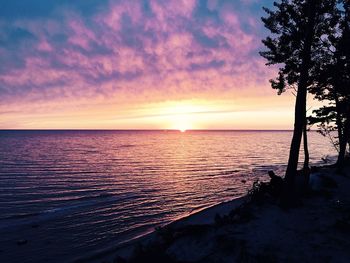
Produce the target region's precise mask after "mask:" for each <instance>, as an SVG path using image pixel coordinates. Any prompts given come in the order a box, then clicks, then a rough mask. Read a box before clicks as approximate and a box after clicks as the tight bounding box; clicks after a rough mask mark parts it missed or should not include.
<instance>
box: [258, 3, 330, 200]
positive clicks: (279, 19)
mask: <svg viewBox="0 0 350 263" xmlns="http://www.w3.org/2000/svg"><path fill="white" fill-rule="evenodd" d="M274 6H275V10H274V11H272V10H270V9H268V8H264V10H265V12H266V13H267V17H263V18H262V21H263V23H264V25H265V27H266V28H267V29H269V30H270V32H271V34H272V35H271V36H268V37H267V38H266V39H264V40H263V43H264V45H265V46H266V48H267V50H266V51H262V52H260V55H261V56H263V57H264V58H265V59H267V61H268V62H267V65H279V72H278V77H277V78H276V79H274V80H270V82H271V86H272V88H274V89H277V90H278V92H279V93H281V92H283V91H285V90H286V88H294V89H295V90H296V103H295V113H294V115H295V116H294V131H293V137H292V142H291V147H290V153H289V159H288V166H287V170H286V175H285V183H286V186H287V188H286V191H285V194H286V196H288V197H291V196H292V193H293V190H294V178H295V175H296V172H297V168H298V160H299V150H300V145H301V138H302V135H303V131H304V130H305V127H306V97H307V91H308V88H309V87H310V86H312V85H314V78H313V77H312V76H311V75H310V72H312V71H313V68H314V67H315V66H316V63H315V60H317V59H318V57H319V56H320V54H319V48H320V46H322V35H325V34H326V35H327V34H328V31H329V30H330V28H333V25H332V22H333V21H332V19H329V18H330V17H332V16H331V14H332V13H334V9H335V6H336V0H329V1H318V0H293V1H292V0H281V1H280V2H279V3H277V2H274Z"/></svg>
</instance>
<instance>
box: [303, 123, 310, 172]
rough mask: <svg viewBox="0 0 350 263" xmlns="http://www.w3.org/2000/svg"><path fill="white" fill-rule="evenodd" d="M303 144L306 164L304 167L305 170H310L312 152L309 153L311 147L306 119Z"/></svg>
mask: <svg viewBox="0 0 350 263" xmlns="http://www.w3.org/2000/svg"><path fill="white" fill-rule="evenodd" d="M303 138H304V141H303V145H304V166H303V169H304V171H305V172H306V171H308V170H309V162H310V154H309V148H308V144H307V123H306V121H305V125H304V130H303Z"/></svg>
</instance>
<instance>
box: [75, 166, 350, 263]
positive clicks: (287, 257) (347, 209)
mask: <svg viewBox="0 0 350 263" xmlns="http://www.w3.org/2000/svg"><path fill="white" fill-rule="evenodd" d="M317 170H318V171H317V172H315V173H313V174H312V176H311V178H312V179H311V180H310V185H311V188H312V192H311V193H310V194H308V195H307V196H306V197H303V198H302V200H301V204H300V205H298V207H296V208H292V209H287V210H286V209H282V208H281V207H280V206H279V205H278V203H277V202H276V200H275V199H274V198H272V197H271V196H263V197H262V199H261V200H260V201H258V202H256V201H254V202H253V201H252V196H251V195H249V194H246V195H243V196H241V197H238V198H235V199H233V200H230V201H227V202H223V203H219V204H216V205H213V206H211V207H208V208H203V209H201V210H200V211H195V212H193V213H192V214H190V215H188V216H185V217H183V218H180V219H178V220H175V221H173V222H171V223H169V224H166V225H164V226H162V227H160V228H156V229H155V230H154V231H151V232H150V233H148V234H145V235H143V236H140V237H138V238H134V239H132V240H129V241H128V242H126V243H124V244H123V245H118V246H117V247H115V248H114V249H110V250H108V251H106V250H105V251H101V252H99V253H98V254H95V255H94V256H90V257H89V256H87V257H82V258H80V259H79V260H77V261H75V262H113V263H116V262H117V263H119V262H121V263H124V262H132V263H134V262H203V263H204V262H231V261H232V259H236V261H238V262H242V261H243V262H271V261H272V262H286V261H287V262H298V261H300V260H301V261H303V262H314V260H319V262H347V260H348V259H349V258H350V251H348V249H346V248H348V247H350V240H349V239H348V238H347V237H348V234H349V233H350V193H348V189H349V188H350V168H349V167H347V169H346V170H345V172H344V174H343V175H338V174H336V173H335V169H334V168H331V167H320V168H318V169H317ZM330 215H332V216H330ZM340 240H341V241H340ZM135 255H136V256H135ZM135 258H136V259H135ZM140 258H142V260H140ZM217 259H220V260H219V261H217ZM144 260H146V261H144ZM147 260H151V261H147Z"/></svg>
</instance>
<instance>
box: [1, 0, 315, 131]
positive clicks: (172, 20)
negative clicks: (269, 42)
mask: <svg viewBox="0 0 350 263" xmlns="http://www.w3.org/2000/svg"><path fill="white" fill-rule="evenodd" d="M271 2H272V1H267V0H265V1H258V0H237V1H232V0H227V1H226V0H212V1H211V0H208V1H199V0H198V1H192V0H182V1H181V0H173V1H165V0H164V1H161V0H139V1H137V0H135V1H131V0H130V1H113V0H110V1H107V0H76V1H71V0H60V1H56V0H32V1H23V0H11V1H1V2H0V101H1V102H0V128H2V129H10V128H13V129H61V128H64V129H70V128H72V129H82V128H87V129H291V128H292V127H293V107H294V97H293V95H292V94H291V93H290V92H288V93H286V94H283V95H282V96H277V95H276V92H275V91H274V90H272V89H271V88H270V85H269V82H268V80H269V79H270V78H273V77H274V76H275V72H276V70H275V69H274V68H273V67H271V68H268V67H266V66H265V61H264V59H263V58H261V57H260V56H259V55H258V51H259V50H262V49H263V46H262V44H261V39H262V38H264V37H265V36H266V35H267V31H266V30H265V29H264V28H263V25H262V23H261V21H260V17H261V16H262V15H263V11H262V6H263V5H265V6H270V5H271ZM309 102H310V104H311V105H312V103H313V102H312V100H311V99H310V100H309Z"/></svg>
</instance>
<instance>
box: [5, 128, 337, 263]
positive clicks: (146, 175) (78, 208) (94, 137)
mask: <svg viewBox="0 0 350 263" xmlns="http://www.w3.org/2000/svg"><path fill="white" fill-rule="evenodd" d="M291 137H292V132H291V131H236V130H235V131H201V130H189V131H186V132H180V131H174V130H164V131H163V130H151V131H140V130H131V131H130V130H128V131H127V130H123V131H121V130H116V131H114V130H113V131H112V130H107V131H102V130H101V131H100V130H99V131H97V130H18V131H14V130H11V131H10V130H3V131H0V262H9V263H11V262H21V263H25V262H28V263H32V262H35V263H37V262H39V263H40V262H74V261H75V260H80V259H82V258H84V257H87V258H88V257H90V256H93V255H94V254H97V253H101V252H103V251H104V250H108V249H111V248H113V247H116V246H118V245H120V244H122V243H123V242H126V241H128V240H132V239H134V238H136V237H138V236H141V235H144V234H146V233H149V232H151V231H153V230H154V229H155V228H156V227H158V226H162V225H164V224H167V223H169V222H172V221H174V220H176V219H179V218H181V217H185V216H188V215H189V214H191V213H193V212H195V211H198V210H200V209H203V208H206V207H210V206H212V205H215V204H217V203H220V202H224V201H228V200H232V199H234V198H237V197H239V196H241V195H244V194H246V193H247V191H248V189H249V188H250V187H251V186H252V183H253V182H254V181H256V180H262V181H264V180H268V176H267V172H268V171H269V170H274V171H275V173H276V174H277V175H283V174H284V172H285V169H286V163H287V160H288V154H289V146H290V141H291ZM309 150H310V157H311V158H310V159H311V164H312V165H318V164H322V163H325V162H327V160H332V158H333V159H334V156H335V155H336V151H335V150H334V148H333V146H332V144H331V143H330V142H329V141H328V139H327V138H324V137H322V136H321V135H320V134H318V133H317V132H315V131H311V132H309ZM301 155H302V154H301ZM302 159H303V158H302V157H301V161H302Z"/></svg>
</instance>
